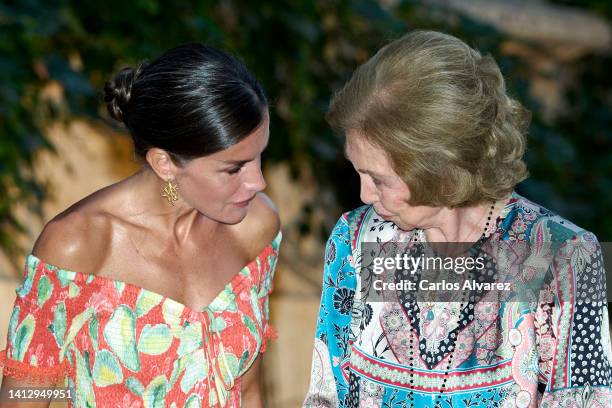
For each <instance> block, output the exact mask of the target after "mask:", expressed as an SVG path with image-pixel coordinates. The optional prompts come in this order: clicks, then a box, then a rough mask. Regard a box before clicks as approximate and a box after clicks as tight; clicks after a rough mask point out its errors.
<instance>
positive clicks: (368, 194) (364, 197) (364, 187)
mask: <svg viewBox="0 0 612 408" xmlns="http://www.w3.org/2000/svg"><path fill="white" fill-rule="evenodd" d="M359 197H360V198H361V201H362V202H363V203H364V204H372V203H373V202H374V201H376V200H375V194H374V189H373V187H372V186H370V183H368V182H367V181H366V180H364V179H363V177H362V178H361V192H360V194H359Z"/></svg>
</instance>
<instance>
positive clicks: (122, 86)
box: [104, 63, 145, 125]
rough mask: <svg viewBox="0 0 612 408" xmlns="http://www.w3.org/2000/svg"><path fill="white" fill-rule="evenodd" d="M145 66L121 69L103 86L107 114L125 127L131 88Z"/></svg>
mask: <svg viewBox="0 0 612 408" xmlns="http://www.w3.org/2000/svg"><path fill="white" fill-rule="evenodd" d="M144 66H145V64H144V63H143V64H140V65H139V66H138V68H136V69H134V68H130V67H128V68H123V69H122V70H121V71H119V73H118V74H117V75H116V76H115V78H113V80H111V81H108V82H106V84H105V85H104V102H106V109H108V113H109V114H110V115H111V117H112V118H113V119H115V120H118V121H120V122H123V123H125V124H126V125H127V111H128V106H129V105H128V104H129V102H130V97H131V95H132V86H133V85H134V82H135V81H136V79H138V76H139V75H140V73H141V72H142V69H143V68H144Z"/></svg>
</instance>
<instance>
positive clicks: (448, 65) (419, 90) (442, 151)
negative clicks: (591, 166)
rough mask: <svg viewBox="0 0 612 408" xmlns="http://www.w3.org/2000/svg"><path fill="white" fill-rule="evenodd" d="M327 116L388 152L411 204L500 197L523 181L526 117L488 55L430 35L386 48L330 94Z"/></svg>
mask: <svg viewBox="0 0 612 408" xmlns="http://www.w3.org/2000/svg"><path fill="white" fill-rule="evenodd" d="M327 120H328V122H329V123H330V125H331V126H332V128H334V129H335V130H336V131H340V132H344V133H346V132H349V131H356V132H358V134H360V135H362V136H363V137H365V138H366V140H368V141H369V142H370V143H372V144H374V145H377V146H379V147H381V148H382V149H383V150H384V151H385V152H386V153H387V154H388V156H389V158H390V161H391V163H392V165H393V168H394V170H395V172H396V173H397V174H398V175H399V176H400V177H402V179H403V180H404V181H405V182H406V184H407V186H408V187H409V189H410V200H409V203H410V204H412V205H429V206H447V207H461V206H468V205H472V204H478V203H482V202H485V201H493V200H496V199H501V198H503V197H504V196H505V195H507V194H508V193H509V192H510V191H512V190H513V189H514V187H515V185H516V184H517V183H519V182H520V181H522V180H524V179H525V178H526V177H527V168H526V165H525V163H524V162H523V160H522V158H523V155H524V153H525V145H526V131H527V126H528V124H529V120H530V114H529V112H528V111H527V110H525V109H524V108H523V107H522V106H521V105H520V104H519V103H518V102H517V101H515V100H513V99H511V98H510V97H508V95H507V94H506V87H505V83H504V78H503V76H502V74H501V72H500V70H499V67H498V66H497V64H496V62H495V61H494V60H493V58H492V57H491V56H488V55H487V56H484V57H483V56H481V54H480V53H479V52H478V51H476V50H474V49H472V48H470V47H469V46H468V45H467V44H465V43H464V42H462V41H461V40H459V39H457V38H455V37H453V36H451V35H447V34H443V33H439V32H434V31H420V30H419V31H412V32H410V33H409V34H406V35H404V36H403V37H401V38H399V39H397V40H395V41H393V42H391V43H389V44H387V45H386V46H384V47H383V48H382V49H380V50H379V51H378V52H377V53H376V55H374V56H373V57H372V58H371V59H370V60H368V61H367V62H366V63H365V64H363V65H361V66H360V67H359V68H358V69H357V70H356V71H355V73H354V74H353V76H352V77H351V79H350V80H349V81H348V82H347V83H346V84H345V85H344V87H343V88H342V89H341V90H340V91H338V92H337V93H336V94H335V95H334V97H333V98H332V101H331V104H330V109H329V111H328V114H327Z"/></svg>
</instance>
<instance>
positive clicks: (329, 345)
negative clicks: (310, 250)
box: [303, 214, 356, 407]
mask: <svg viewBox="0 0 612 408" xmlns="http://www.w3.org/2000/svg"><path fill="white" fill-rule="evenodd" d="M352 256H353V253H352V250H351V242H350V233H349V225H348V222H347V216H346V214H345V215H343V216H342V217H341V218H340V220H339V221H338V223H337V224H336V226H335V228H334V229H333V231H332V233H331V235H330V237H329V239H328V241H327V245H326V247H325V263H324V270H323V288H322V295H321V304H320V307H319V317H318V321H317V328H316V333H315V340H314V350H313V355H312V370H311V376H310V386H309V390H308V394H307V395H306V398H305V400H304V405H303V406H304V407H339V406H343V403H342V401H344V399H345V398H346V396H347V394H348V388H349V387H348V381H347V378H346V375H345V373H344V372H343V371H344V370H343V368H342V367H343V364H342V363H343V362H344V361H345V360H346V357H347V355H348V348H349V341H348V340H349V332H350V322H351V308H352V303H353V297H354V294H355V286H356V279H355V267H354V261H353V258H352Z"/></svg>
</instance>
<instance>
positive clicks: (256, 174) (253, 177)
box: [245, 165, 266, 191]
mask: <svg viewBox="0 0 612 408" xmlns="http://www.w3.org/2000/svg"><path fill="white" fill-rule="evenodd" d="M245 184H246V187H247V188H248V189H249V190H251V191H262V190H264V189H265V188H266V180H265V179H264V176H263V173H262V171H261V166H259V165H256V166H252V167H251V168H250V169H249V171H248V174H247V179H246V183H245Z"/></svg>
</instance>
